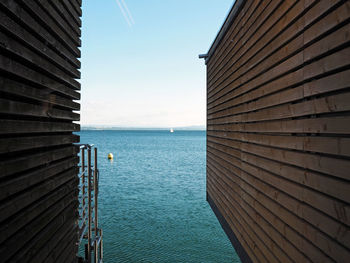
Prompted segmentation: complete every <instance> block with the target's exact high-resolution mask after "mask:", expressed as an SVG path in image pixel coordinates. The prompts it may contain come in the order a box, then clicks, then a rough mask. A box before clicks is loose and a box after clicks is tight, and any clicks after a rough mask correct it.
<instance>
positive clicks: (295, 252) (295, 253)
mask: <svg viewBox="0 0 350 263" xmlns="http://www.w3.org/2000/svg"><path fill="white" fill-rule="evenodd" d="M237 10H239V13H238V14H236V19H235V20H234V21H232V24H231V25H229V26H228V27H227V26H226V27H223V28H227V30H226V31H225V32H224V34H223V35H222V32H220V34H221V35H222V38H221V41H220V42H219V44H218V45H217V46H216V47H215V50H214V51H213V50H211V55H210V56H209V58H207V60H206V64H207V194H208V196H209V199H210V200H211V202H212V204H211V205H212V207H215V209H216V211H215V213H216V214H218V213H219V216H218V218H223V219H224V220H222V219H220V220H221V221H225V222H226V224H227V225H228V226H229V227H230V228H231V231H233V233H234V235H235V237H236V239H237V240H238V242H239V243H240V248H243V249H244V250H245V253H243V254H246V255H247V257H249V258H250V259H251V261H253V262H346V261H347V260H348V258H349V257H350V231H349V229H350V221H349V218H350V191H349V187H350V176H349V175H350V173H349V170H350V158H349V157H350V152H349V149H350V141H349V139H350V95H349V94H350V71H349V70H350V52H349V51H350V3H349V1H341V0H335V1H326V0H321V1H313V0H302V1H254V0H248V1H245V3H244V4H243V6H242V7H241V8H240V9H237ZM226 21H229V19H228V20H226ZM226 232H227V233H228V232H229V231H226Z"/></svg>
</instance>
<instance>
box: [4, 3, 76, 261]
mask: <svg viewBox="0 0 350 263" xmlns="http://www.w3.org/2000/svg"><path fill="white" fill-rule="evenodd" d="M80 16H81V0H60V1H46V0H37V1H32V0H1V1H0V261H1V262H72V261H75V254H76V251H77V248H76V245H75V243H76V241H77V230H76V226H75V221H76V219H77V195H78V192H77V184H78V181H77V164H78V157H77V151H78V149H77V147H76V146H73V143H76V142H78V141H79V137H78V136H77V135H74V134H73V132H75V131H79V128H80V127H79V125H78V124H75V123H74V121H78V120H79V114H78V113H76V111H79V109H80V105H79V103H78V102H77V101H76V100H79V99H80V93H79V90H80V83H79V82H78V81H77V79H79V78H80V72H79V68H80V62H79V60H78V58H79V57H80V50H79V48H78V47H79V46H80V26H81V19H80Z"/></svg>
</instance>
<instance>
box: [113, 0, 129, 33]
mask: <svg viewBox="0 0 350 263" xmlns="http://www.w3.org/2000/svg"><path fill="white" fill-rule="evenodd" d="M116 1H117V4H118V6H119V9H120V11H121V12H122V14H123V16H124V18H125V21H126V22H127V23H128V25H129V27H131V26H132V24H131V22H130V20H129V18H128V15H127V14H126V13H125V10H124V8H123V6H122V5H121V4H120V2H119V0H116Z"/></svg>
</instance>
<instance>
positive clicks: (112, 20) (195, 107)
mask: <svg viewBox="0 0 350 263" xmlns="http://www.w3.org/2000/svg"><path fill="white" fill-rule="evenodd" d="M232 4H233V0H84V1H83V18H82V21H83V27H82V48H81V51H82V58H81V62H82V68H81V72H82V78H81V83H82V96H81V97H82V98H81V104H82V105H81V124H82V125H108V126H122V127H178V126H191V125H205V121H206V113H205V111H206V110H205V109H206V101H205V100H206V82H205V81H206V74H205V65H204V61H203V60H199V59H198V54H200V53H206V52H207V51H208V49H209V47H210V45H211V43H212V42H213V40H214V38H215V36H216V34H217V32H218V30H219V29H220V27H221V25H222V23H223V21H224V19H225V18H226V15H227V14H228V11H229V10H230V8H231V6H232ZM120 6H121V7H122V8H120Z"/></svg>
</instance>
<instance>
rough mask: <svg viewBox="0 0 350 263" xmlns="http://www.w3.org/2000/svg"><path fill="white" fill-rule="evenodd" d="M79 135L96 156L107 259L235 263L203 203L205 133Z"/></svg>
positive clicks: (92, 133)
mask: <svg viewBox="0 0 350 263" xmlns="http://www.w3.org/2000/svg"><path fill="white" fill-rule="evenodd" d="M80 136H81V143H93V144H95V145H96V146H97V147H98V151H99V158H98V162H99V170H100V184H99V185H100V192H99V204H100V205H99V208H100V223H101V225H102V228H103V231H104V232H103V235H104V261H105V262H196V263H197V262H239V259H238V257H237V255H236V253H235V251H234V249H233V248H232V246H231V244H230V242H229V240H228V238H227V237H226V235H225V233H224V232H223V230H222V229H221V227H220V224H219V222H218V221H217V219H216V217H215V215H214V213H213V212H212V211H211V209H210V207H209V205H208V204H207V202H206V201H205V132H204V131H175V132H174V133H170V132H168V131H107V130H106V131H99V130H97V131H92V130H91V131H82V132H80ZM109 152H112V153H113V154H114V160H113V161H112V162H111V161H109V160H108V159H107V155H108V153H109Z"/></svg>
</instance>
